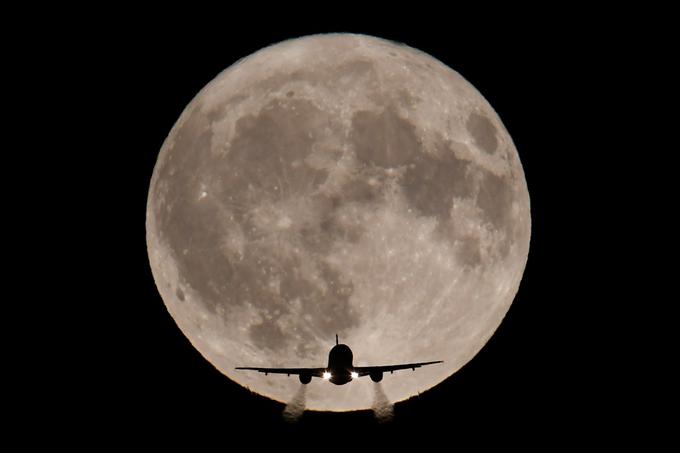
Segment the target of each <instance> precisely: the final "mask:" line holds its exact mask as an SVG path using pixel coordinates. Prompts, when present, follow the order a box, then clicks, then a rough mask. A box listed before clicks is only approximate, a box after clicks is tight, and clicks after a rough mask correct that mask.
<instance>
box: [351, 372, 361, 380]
mask: <svg viewBox="0 0 680 453" xmlns="http://www.w3.org/2000/svg"><path fill="white" fill-rule="evenodd" d="M358 377H359V373H357V372H356V371H352V379H356V378H358Z"/></svg>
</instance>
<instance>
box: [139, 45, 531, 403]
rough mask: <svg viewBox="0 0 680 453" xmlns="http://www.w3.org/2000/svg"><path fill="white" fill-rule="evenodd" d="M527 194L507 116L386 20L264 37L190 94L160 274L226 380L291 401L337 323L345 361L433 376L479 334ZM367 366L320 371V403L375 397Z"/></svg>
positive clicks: (501, 285)
mask: <svg viewBox="0 0 680 453" xmlns="http://www.w3.org/2000/svg"><path fill="white" fill-rule="evenodd" d="M529 238H530V211H529V195H528V192H527V187H526V182H525V179H524V173H523V170H522V166H521V163H520V161H519V157H518V154H517V151H516V149H515V146H514V144H513V142H512V139H511V138H510V136H509V134H508V132H507V131H506V130H505V128H504V126H503V124H502V122H501V120H500V118H499V117H498V116H497V114H496V113H495V112H494V110H493V108H492V107H491V106H490V105H489V104H488V103H487V102H486V100H485V99H484V98H483V97H482V95H481V94H480V93H479V92H477V90H476V89H475V88H474V87H473V86H472V85H470V84H469V83H468V82H467V81H466V80H465V79H463V78H462V77H461V76H460V75H459V74H458V73H456V72H455V71H453V70H452V69H450V68H448V67H446V66H445V65H443V64H442V63H441V62H439V61H437V60H436V59H434V58H432V57H431V56H429V55H427V54H424V53H422V52H420V51H418V50H415V49H413V48H410V47H407V46H404V45H398V44H395V43H392V42H389V41H385V40H382V39H378V38H373V37H368V36H362V35H349V34H333V35H317V36H310V37H304V38H300V39H295V40H290V41H286V42H283V43H279V44H276V45H273V46H271V47H268V48H265V49H263V50H261V51H259V52H257V53H255V54H253V55H251V56H249V57H247V58H245V59H243V60H240V61H239V62H237V63H236V64H234V65H233V66H231V67H230V68H228V69H226V70H225V71H223V72H222V73H221V74H219V75H218V76H217V77H216V78H215V79H214V80H213V81H212V82H210V83H209V84H208V85H207V86H206V87H205V88H204V89H203V90H202V91H201V92H200V93H199V94H198V95H197V96H196V97H195V98H194V99H193V100H192V101H191V103H190V104H189V105H188V106H187V107H186V109H185V111H184V112H183V113H182V115H181V117H180V118H179V120H178V121H177V123H176V124H175V125H174V127H173V128H172V130H171V132H170V134H169V136H168V138H167V139H166V141H165V143H164V144H163V147H162V149H161V151H160V154H159V156H158V161H157V163H156V166H155V169H154V173H153V177H152V180H151V186H150V190H149V197H148V206H147V246H148V252H149V258H150V262H151V267H152V270H153V275H154V278H155V281H156V284H157V286H158V289H159V291H160V293H161V295H162V298H163V300H164V302H165V304H166V306H167V308H168V310H169V312H170V313H171V315H172V317H173V318H174V320H175V321H176V323H177V324H178V326H179V327H180V329H181V330H182V332H184V334H185V335H186V336H187V337H188V338H189V340H190V341H191V342H192V344H193V345H194V346H195V347H196V348H197V349H198V351H200V353H201V354H202V355H203V356H204V357H205V358H206V359H207V360H209V361H210V362H211V363H212V364H213V365H214V366H215V367H216V368H217V369H219V370H220V371H221V372H222V373H224V374H225V375H226V376H228V377H229V378H230V379H232V380H234V381H236V382H238V383H240V384H241V385H243V386H246V387H248V388H250V389H251V390H253V391H256V392H257V393H260V394H262V395H265V396H267V397H270V398H272V399H275V400H278V401H281V402H286V401H289V400H290V398H291V396H292V395H294V394H295V392H296V391H297V390H298V389H299V385H300V384H299V382H298V380H297V379H296V378H295V377H286V376H272V375H269V376H265V375H263V374H259V373H244V372H237V371H235V370H234V367H236V366H244V365H245V366H268V367H318V366H323V365H324V364H325V363H326V360H327V356H326V354H327V352H328V350H329V348H330V347H331V346H332V345H333V342H334V335H335V333H338V334H339V335H340V339H341V340H342V341H343V342H345V343H347V344H349V345H350V346H351V348H352V349H353V351H354V357H355V364H356V365H359V366H361V365H377V364H390V363H407V362H417V361H427V360H444V361H445V362H444V363H443V364H440V365H437V366H432V367H426V368H423V369H419V370H417V371H416V372H401V373H400V374H394V375H387V376H386V377H385V379H384V380H383V381H382V388H383V390H384V393H385V395H386V397H387V398H388V399H389V400H390V401H400V400H403V399H406V398H408V397H410V396H412V395H415V394H417V393H418V392H422V391H424V390H427V389H429V388H431V387H433V386H434V385H436V384H438V383H439V382H441V381H442V380H444V379H445V378H447V377H448V376H450V375H452V374H453V373H455V372H456V371H457V370H458V369H459V368H461V367H462V366H463V365H464V364H465V363H466V362H468V361H469V360H470V359H471V358H472V357H473V356H474V355H475V354H476V353H477V352H478V351H479V350H480V349H481V348H482V347H483V346H484V344H485V343H486V341H487V340H488V339H489V338H490V337H491V335H492V334H493V332H494V331H495V330H496V328H497V327H498V325H499V324H500V322H501V321H502V319H503V317H504V315H505V314H506V312H507V311H508V309H509V307H510V305H511V303H512V300H513V298H514V296H515V294H516V292H517V289H518V286H519V283H520V280H521V277H522V273H523V271H524V266H525V263H526V259H527V254H528V248H529ZM372 386H373V383H372V382H371V381H370V380H368V379H366V380H364V379H359V380H355V381H353V382H351V383H349V384H348V385H344V386H333V385H330V384H328V383H327V382H323V381H321V380H313V381H312V382H311V383H310V384H309V385H308V386H307V389H306V399H307V407H308V408H309V409H313V410H333V411H345V410H355V409H369V408H371V405H372V403H373V399H374V398H373V396H374V395H373V394H374V390H373V387H372Z"/></svg>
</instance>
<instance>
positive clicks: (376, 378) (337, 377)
mask: <svg viewBox="0 0 680 453" xmlns="http://www.w3.org/2000/svg"><path fill="white" fill-rule="evenodd" d="M352 360H353V355H352V350H351V349H350V348H349V346H347V345H346V344H339V343H338V335H337V334H336V335H335V346H333V349H331V351H330V352H329V353H328V366H327V367H326V368H258V367H236V369H237V370H253V371H259V372H260V373H264V374H265V375H267V374H269V373H272V374H287V375H288V376H290V375H291V374H297V375H298V376H299V378H300V382H302V383H303V384H309V383H310V382H312V377H320V378H323V379H325V380H327V381H331V382H332V383H333V384H335V385H343V384H347V383H348V382H350V381H351V380H352V379H356V378H359V377H362V376H370V377H371V379H372V380H373V382H380V381H382V378H383V373H385V372H387V371H389V372H390V373H393V372H395V371H397V370H408V369H409V368H412V369H413V371H415V369H416V368H420V367H421V366H424V365H431V364H433V363H442V362H443V360H436V361H434V362H419V363H404V364H401V365H383V366H354V365H353V364H352Z"/></svg>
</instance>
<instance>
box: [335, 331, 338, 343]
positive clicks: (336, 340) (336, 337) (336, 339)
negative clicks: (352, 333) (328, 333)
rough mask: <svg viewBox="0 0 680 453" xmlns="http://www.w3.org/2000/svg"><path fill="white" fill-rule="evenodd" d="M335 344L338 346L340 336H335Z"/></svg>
mask: <svg viewBox="0 0 680 453" xmlns="http://www.w3.org/2000/svg"><path fill="white" fill-rule="evenodd" d="M335 344H338V334H337V333H336V334H335Z"/></svg>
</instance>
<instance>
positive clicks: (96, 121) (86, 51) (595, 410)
mask: <svg viewBox="0 0 680 453" xmlns="http://www.w3.org/2000/svg"><path fill="white" fill-rule="evenodd" d="M271 14H274V13H271ZM329 14H330V13H329ZM206 15H207V16H209V15H210V14H208V13H203V15H201V16H200V17H199V18H196V17H193V16H191V17H187V18H185V19H184V20H183V21H182V20H180V21H176V22H172V23H166V22H164V20H162V19H158V18H156V19H152V18H150V17H145V18H143V19H140V20H135V19H131V20H128V19H130V18H129V17H128V16H126V18H125V19H126V20H121V21H106V20H104V19H101V20H100V21H90V22H84V23H81V24H80V25H79V26H78V27H76V28H73V29H68V27H64V29H63V30H61V32H60V33H58V34H57V35H58V36H59V39H55V40H50V39H45V40H43V41H42V42H41V44H40V47H41V48H42V50H43V51H44V50H46V52H43V53H42V54H41V55H44V57H41V58H38V57H35V56H34V57H33V58H34V59H37V60H38V63H39V64H40V65H42V66H46V67H50V69H51V71H54V74H55V76H54V78H53V79H52V82H51V83H52V87H53V88H54V91H55V92H56V97H55V98H54V101H53V106H54V109H53V114H54V115H56V116H61V118H59V120H60V124H64V126H61V127H59V128H58V130H57V131H56V132H55V139H56V140H57V141H58V142H59V143H61V145H60V148H59V156H58V159H57V160H58V161H59V167H58V168H59V170H55V173H56V179H57V180H58V184H57V185H56V187H55V188H54V190H55V191H58V194H59V195H56V193H55V194H48V195H46V196H45V198H46V199H47V201H49V200H50V198H51V197H52V198H53V199H56V198H59V199H61V200H68V202H67V203H61V202H59V203H54V202H46V203H45V208H44V209H45V214H44V215H45V217H49V218H50V219H51V222H54V223H53V224H54V225H56V226H55V236H56V238H55V239H56V240H55V241H53V242H54V243H55V244H54V247H55V250H54V253H55V254H57V256H60V257H62V258H61V260H55V261H54V262H53V267H55V268H58V269H57V272H59V273H60V274H59V275H61V274H62V273H63V274H65V275H68V276H69V277H70V279H71V280H69V281H77V284H74V285H69V287H68V288H61V290H60V291H62V292H60V293H59V294H60V295H61V296H60V297H63V298H64V301H65V303H66V305H67V306H68V307H69V308H68V309H67V313H68V315H67V317H69V320H68V321H69V323H68V324H65V325H67V326H68V327H62V325H64V324H61V325H57V326H56V327H55V330H57V331H58V334H57V337H58V338H60V339H64V340H65V341H66V342H65V344H64V345H63V346H60V351H64V353H63V354H56V355H53V354H50V355H49V359H48V363H47V364H46V365H45V366H44V367H43V370H42V371H41V372H40V373H39V374H37V375H36V376H34V377H36V378H37V380H40V379H42V378H44V376H45V375H46V374H49V375H50V378H49V382H50V384H48V385H44V384H43V385H41V388H42V389H43V390H44V397H43V399H42V400H39V401H38V402H36V403H35V404H36V406H30V407H29V414H32V415H26V418H27V419H29V420H30V419H35V414H34V413H33V412H31V410H30V409H31V408H33V407H37V408H38V409H39V410H38V412H39V413H40V415H39V416H37V420H38V421H42V422H45V423H46V424H47V425H50V426H52V427H53V428H54V429H53V430H50V431H49V432H50V436H54V437H52V438H58V439H66V440H70V439H74V438H77V439H81V440H82V439H89V438H92V439H99V440H101V439H106V440H107V441H108V442H114V443H122V444H125V445H127V444H128V443H129V442H132V441H133V440H134V441H135V442H139V441H146V442H149V443H150V445H154V444H157V443H168V442H169V443H170V444H173V443H174V442H176V441H177V442H179V441H181V440H184V441H189V442H192V443H204V442H205V443H210V444H214V445H216V446H229V445H231V442H241V441H247V442H249V443H250V444H252V445H260V444H262V443H264V444H271V443H273V442H279V441H281V442H282V443H283V444H282V445H288V446H289V445H290V444H286V443H285V442H284V439H290V438H292V439H297V440H299V441H300V442H301V443H299V444H298V445H304V446H305V448H313V449H320V448H323V447H324V446H325V445H336V446H337V445H338V444H340V445H343V443H346V444H347V445H348V447H347V448H352V449H355V450H356V449H358V448H356V447H352V444H353V443H360V442H361V441H362V439H366V438H367V437H366V436H369V437H368V438H370V439H371V441H372V442H374V444H375V443H377V442H389V443H390V444H391V445H396V446H399V445H402V444H400V442H402V441H405V442H409V441H410V442H417V441H425V442H428V443H430V445H438V444H437V442H439V441H438V439H449V440H450V442H452V445H455V443H456V442H472V443H474V444H475V445H477V446H486V445H491V444H497V443H498V442H501V443H510V444H516V445H527V446H528V445H535V446H539V447H540V446H542V445H544V442H550V444H545V445H553V444H555V442H558V444H559V445H565V444H568V445H574V446H576V445H582V442H583V441H584V439H591V440H592V439H599V440H600V441H602V442H604V443H607V442H608V439H610V436H611V435H613V433H615V435H616V436H617V438H618V439H619V440H622V439H623V440H625V439H626V438H627V437H628V436H633V435H634V432H631V431H629V430H626V429H624V428H623V426H625V422H626V420H627V415H624V414H626V413H627V411H628V410H629V409H630V407H631V406H632V404H633V400H634V397H633V396H631V395H630V393H626V395H627V396H626V397H625V398H621V394H622V389H621V388H620V386H621V384H620V383H619V381H617V380H614V379H612V378H611V369H612V367H613V366H614V362H615V361H616V356H617V354H618V353H617V348H618V347H620V344H619V343H617V341H616V340H615V335H614V334H613V333H612V332H611V331H610V329H609V327H610V326H616V325H617V324H618V322H619V321H618V314H617V313H618V312H617V311H616V310H612V308H613V307H614V305H615V304H616V301H615V300H613V299H614V298H613V295H612V290H611V288H612V287H613V286H614V285H615V282H616V280H617V279H618V278H621V277H620V276H619V275H617V274H616V273H615V272H613V271H611V268H610V266H609V264H608V260H610V259H611V255H610V254H611V252H612V251H613V250H615V249H616V247H617V236H616V235H617V233H616V232H615V231H612V229H611V228H610V225H609V223H608V222H607V219H608V218H609V217H610V216H611V215H613V212H614V211H615V210H617V208H618V206H617V203H618V201H617V200H618V199H619V197H616V196H614V194H616V193H618V191H619V190H620V188H619V187H618V186H617V185H616V184H614V183H612V181H613V176H615V175H616V174H617V173H618V171H619V169H618V164H617V161H616V160H613V161H612V160H611V159H610V157H611V155H612V153H614V152H616V150H615V149H612V148H613V146H612V145H611V143H609V142H608V140H607V135H608V134H610V133H611V132H612V131H615V130H617V128H620V127H622V126H621V125H617V124H612V123H610V122H607V121H606V119H607V118H609V117H611V116H612V114H613V112H614V111H616V110H617V109H618V108H619V107H618V105H617V103H616V102H614V101H615V100H616V99H617V90H618V88H619V85H621V84H623V82H622V81H619V80H617V78H616V77H613V76H612V72H613V71H612V70H611V68H612V67H614V66H615V65H617V64H619V61H620V57H621V55H622V54H624V53H625V54H627V53H628V52H629V51H630V49H631V47H630V46H631V41H634V40H635V35H634V34H633V35H628V34H625V33H623V34H622V33H618V32H612V31H611V30H609V29H608V28H604V27H602V24H601V22H600V21H601V20H602V18H601V17H597V18H592V17H589V16H588V15H576V16H575V17H571V16H570V17H568V18H567V19H569V20H565V21H559V20H557V18H556V17H555V16H551V15H547V16H546V17H544V18H543V20H541V21H533V20H527V21H526V23H516V22H511V21H509V20H505V19H504V18H503V17H499V18H497V19H496V21H495V22H494V23H487V24H486V26H487V27H486V28H485V29H480V28H479V27H478V26H477V25H475V24H474V23H472V24H470V23H467V22H468V21H465V20H462V19H460V18H458V19H455V17H454V16H455V15H453V16H452V15H451V14H449V15H448V17H443V18H432V17H428V18H418V17H413V18H409V19H408V20H401V21H394V20H388V19H386V18H384V19H383V20H366V21H365V22H366V23H365V24H359V23H358V22H357V21H356V20H352V21H342V20H336V21H330V20H328V18H327V17H324V18H321V19H316V20H299V21H297V22H296V23H292V22H289V21H284V23H279V24H278V25H276V26H274V25H271V24H267V25H266V26H265V25H259V24H257V23H254V22H253V21H252V20H250V21H249V20H247V19H245V18H242V17H238V16H222V17H221V18H217V19H218V20H215V18H213V20H212V21H211V22H210V24H205V25H204V23H203V22H201V21H202V20H209V19H210V18H207V17H206ZM321 16H324V15H323V14H322V15H321ZM198 19H200V20H198ZM220 20H223V22H224V23H223V25H221V26H219V24H216V23H215V22H219V21H220ZM466 23H467V24H466ZM331 31H332V32H355V33H365V34H370V35H375V36H378V37H382V38H386V39H391V40H395V41H399V42H404V43H405V44H408V45H409V46H412V47H415V48H417V49H420V50H422V51H424V52H426V53H428V54H430V55H432V56H434V57H435V58H437V59H439V60H441V61H442V62H444V63H445V64H447V65H448V66H450V67H451V68H453V69H454V70H456V71H458V72H459V73H460V74H461V75H462V76H463V77H465V78H466V79H467V80H468V81H469V82H470V83H472V84H473V85H474V86H475V87H476V88H477V89H478V90H479V91H480V92H481V93H482V94H483V95H484V97H485V98H486V99H487V100H488V101H489V103H490V104H491V105H492V106H493V107H494V109H495V110H496V111H497V113H498V114H499V116H500V117H501V119H502V120H503V122H504V124H505V126H506V128H507V129H508V131H509V132H510V135H511V136H512V138H513V140H514V141H515V144H516V147H517V149H518V152H519V155H520V158H521V161H522V165H523V167H524V171H525V175H526V179H527V183H528V186H529V193H530V198H531V213H532V235H531V248H530V253H529V259H528V263H527V267H526V271H525V273H524V277H523V280H522V283H521V286H520V289H519V292H518V294H517V297H516V298H515V301H514V303H513V304H512V307H511V309H510V311H509V312H508V314H507V316H506V318H505V320H504V321H503V323H502V324H501V326H500V327H499V329H498V330H497V332H496V333H495V335H494V336H493V337H492V338H491V340H490V341H489V342H488V344H487V345H486V346H485V347H484V348H483V349H482V351H481V352H480V353H479V354H478V355H477V356H476V357H475V358H474V359H473V360H472V361H470V362H469V363H468V364H467V365H466V366H465V367H464V368H463V369H461V370H460V371H459V372H457V373H456V374H455V375H453V376H452V377H450V378H449V379H448V380H446V381H445V382H443V383H442V384H440V385H438V386H437V387H435V388H434V389H432V390H430V391H428V392H425V393H423V394H422V395H420V396H419V397H416V398H413V399H411V400H409V401H407V402H402V403H398V404H397V405H396V407H395V418H394V421H393V422H391V423H388V424H384V425H380V424H378V423H377V422H376V421H375V420H374V418H373V415H372V413H371V412H369V411H362V412H355V413H343V414H335V413H316V412H306V413H305V414H304V415H303V417H302V419H301V420H300V421H299V422H298V423H297V424H294V425H290V424H287V423H285V422H284V421H283V419H282V417H281V411H282V409H283V404H280V403H276V402H273V401H271V400H268V399H265V398H263V397H260V396H258V395H255V394H251V393H250V392H249V391H247V390H246V389H244V388H242V387H240V386H239V385H237V384H235V383H233V382H231V381H230V380H229V379H228V378H226V377H225V376H223V375H222V374H221V373H220V372H218V371H217V370H216V369H215V368H213V367H212V365H210V363H208V362H207V361H206V360H204V359H203V358H202V357H201V355H200V354H199V353H198V352H197V351H196V350H195V349H194V348H193V347H192V346H191V344H190V343H189V341H188V340H187V339H186V338H185V337H184V336H183V334H182V333H181V332H180V330H179V329H178V328H177V327H176V325H175V323H174V321H173V320H172V318H171V317H170V315H169V314H168V313H167V311H166V309H165V306H164V304H163V301H162V300H161V297H160V295H159V294H158V292H157V290H156V287H155V284H154V281H153V277H152V274H151V269H150V267H149V262H148V258H147V252H146V242H145V214H146V197H147V191H148V187H149V182H150V178H151V174H152V171H153V167H154V164H155V161H156V158H157V155H158V152H159V150H160V148H161V145H162V143H163V141H164V139H165V137H166V136H167V134H168V132H169V131H170V129H171V128H172V126H173V124H174V122H175V121H176V120H177V118H178V117H179V115H180V113H181V112H182V110H183V109H184V107H185V106H186V105H187V104H188V103H189V101H190V100H191V99H192V98H193V96H195V94H196V93H197V92H198V91H199V90H200V89H201V88H202V87H203V86H204V85H205V84H206V83H208V82H209V81H210V80H212V79H213V78H214V77H215V76H216V75H217V74H218V73H219V72H220V71H222V70H223V69H225V68H227V67H228V66H229V65H231V64H232V63H234V62H235V61H237V60H238V59H239V58H242V57H244V56H247V55H249V54H251V53H253V52H255V51H257V50H259V49H261V48H262V47H265V46H267V45H270V44H273V43H276V42H279V41H281V40H284V39H289V38H294V37H299V36H303V35H307V34H313V33H322V32H331ZM629 38H631V39H629ZM27 58H29V59H30V58H31V55H30V54H29V56H28V57H27ZM57 107H59V108H57ZM48 167H49V165H48ZM62 169H63V170H62ZM47 170H48V171H51V170H50V169H49V168H47ZM62 230H63V231H62ZM67 262H68V263H69V264H66V263H67ZM56 280H57V282H55V283H54V285H55V286H60V285H61V286H63V283H59V282H58V280H59V279H56ZM619 284H620V282H619ZM52 290H54V288H53V287H51V288H50V291H52ZM58 311H60V312H62V310H58ZM60 315H61V316H63V312H62V313H60ZM49 316H51V315H46V317H47V318H49ZM49 321H50V320H49V319H48V322H49ZM55 324H56V323H55ZM48 370H49V371H48ZM284 378H285V377H284ZM392 378H394V379H398V376H397V375H395V376H393V377H392ZM623 391H625V390H623ZM311 439H315V440H316V439H319V440H320V442H319V443H316V442H315V443H304V442H305V440H311ZM451 439H453V440H451ZM225 448H226V447H225Z"/></svg>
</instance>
